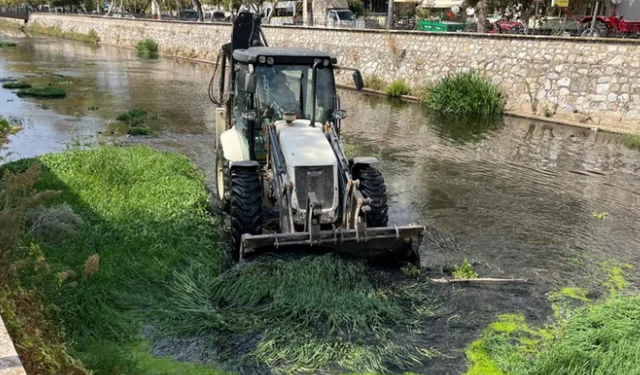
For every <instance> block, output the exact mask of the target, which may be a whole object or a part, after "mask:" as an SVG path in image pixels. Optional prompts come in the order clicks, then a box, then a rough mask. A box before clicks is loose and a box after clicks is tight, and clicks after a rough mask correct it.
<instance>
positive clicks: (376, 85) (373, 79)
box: [364, 76, 385, 91]
mask: <svg viewBox="0 0 640 375" xmlns="http://www.w3.org/2000/svg"><path fill="white" fill-rule="evenodd" d="M364 86H365V87H366V88H368V89H371V90H376V91H382V90H383V89H384V86H385V84H384V81H383V80H382V79H380V78H379V77H378V76H367V77H365V78H364Z"/></svg>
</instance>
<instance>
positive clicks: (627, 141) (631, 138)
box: [622, 134, 640, 151]
mask: <svg viewBox="0 0 640 375" xmlns="http://www.w3.org/2000/svg"><path fill="white" fill-rule="evenodd" d="M622 142H623V144H624V145H625V146H626V147H627V148H629V149H631V150H638V151H640V135H638V134H624V135H623V136H622Z"/></svg>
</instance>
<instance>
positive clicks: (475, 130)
mask: <svg viewBox="0 0 640 375" xmlns="http://www.w3.org/2000/svg"><path fill="white" fill-rule="evenodd" d="M424 115H425V117H426V118H427V119H428V121H429V123H430V124H431V125H432V127H433V130H434V132H435V133H436V134H437V135H438V136H439V137H441V138H443V139H445V140H448V141H450V142H451V143H452V144H454V145H460V146H462V145H465V144H467V143H469V142H477V141H480V140H483V139H487V138H489V137H490V136H491V134H492V133H494V132H495V131H497V130H499V129H500V128H502V126H504V118H503V117H501V116H496V117H476V116H452V115H443V114H438V113H433V112H430V111H428V110H426V109H425V110H424Z"/></svg>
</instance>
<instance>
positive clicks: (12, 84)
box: [2, 81, 31, 89]
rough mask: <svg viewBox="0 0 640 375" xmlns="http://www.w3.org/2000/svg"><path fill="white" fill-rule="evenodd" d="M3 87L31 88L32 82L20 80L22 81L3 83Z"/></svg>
mask: <svg viewBox="0 0 640 375" xmlns="http://www.w3.org/2000/svg"><path fill="white" fill-rule="evenodd" d="M2 88H3V89H28V88H31V84H30V83H27V82H24V81H20V82H7V83H4V84H2Z"/></svg>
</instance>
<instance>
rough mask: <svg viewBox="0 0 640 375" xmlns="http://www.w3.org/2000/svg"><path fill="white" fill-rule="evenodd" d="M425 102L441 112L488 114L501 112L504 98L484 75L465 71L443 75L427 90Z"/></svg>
mask: <svg viewBox="0 0 640 375" xmlns="http://www.w3.org/2000/svg"><path fill="white" fill-rule="evenodd" d="M424 104H425V105H426V107H427V108H429V109H430V110H432V111H436V112H440V113H447V114H454V115H470V114H473V115H482V116H491V115H496V114H500V113H502V112H503V111H504V106H505V98H504V96H503V95H502V93H501V92H500V89H499V88H498V87H497V86H495V85H493V84H491V83H490V82H489V81H487V80H486V78H485V77H484V76H482V75H480V74H479V73H476V72H467V73H460V74H456V75H449V74H448V75H447V76H445V77H444V78H443V79H441V80H440V81H439V82H437V83H436V84H435V85H434V86H433V88H432V89H431V90H430V91H429V92H428V93H427V95H426V96H425V99H424Z"/></svg>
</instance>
